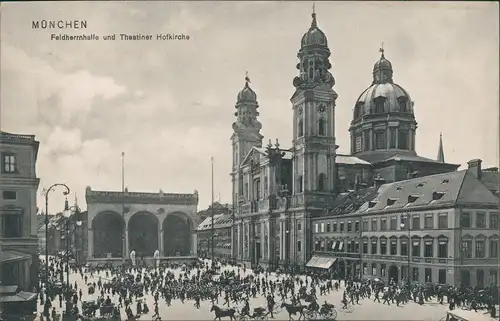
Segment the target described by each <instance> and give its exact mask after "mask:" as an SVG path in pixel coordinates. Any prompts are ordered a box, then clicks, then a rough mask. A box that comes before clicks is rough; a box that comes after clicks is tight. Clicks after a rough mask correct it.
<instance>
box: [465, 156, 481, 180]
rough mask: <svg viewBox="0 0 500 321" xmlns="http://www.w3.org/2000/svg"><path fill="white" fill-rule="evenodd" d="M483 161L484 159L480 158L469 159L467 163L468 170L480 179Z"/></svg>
mask: <svg viewBox="0 0 500 321" xmlns="http://www.w3.org/2000/svg"><path fill="white" fill-rule="evenodd" d="M482 162H483V161H482V160H480V159H479V158H476V159H473V160H470V161H468V162H467V165H469V168H468V169H467V171H468V172H469V173H471V174H473V175H474V176H476V177H477V178H478V179H480V178H481V163H482Z"/></svg>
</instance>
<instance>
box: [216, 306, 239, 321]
mask: <svg viewBox="0 0 500 321" xmlns="http://www.w3.org/2000/svg"><path fill="white" fill-rule="evenodd" d="M212 311H214V312H215V318H214V321H215V320H217V319H219V321H221V318H226V317H229V318H230V319H231V320H233V319H234V321H236V317H235V316H234V315H235V314H236V310H235V309H227V310H223V309H221V308H219V307H218V306H216V305H212V308H211V309H210V312H212Z"/></svg>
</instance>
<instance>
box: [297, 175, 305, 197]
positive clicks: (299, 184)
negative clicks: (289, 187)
mask: <svg viewBox="0 0 500 321" xmlns="http://www.w3.org/2000/svg"><path fill="white" fill-rule="evenodd" d="M303 187H304V186H303V179H302V175H299V177H297V192H298V193H302V192H303V190H302V189H303Z"/></svg>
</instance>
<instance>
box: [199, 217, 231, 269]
mask: <svg viewBox="0 0 500 321" xmlns="http://www.w3.org/2000/svg"><path fill="white" fill-rule="evenodd" d="M232 226H233V215H232V213H227V214H217V215H214V222H213V227H212V217H207V218H206V219H205V220H204V221H203V222H202V223H201V224H200V225H199V226H198V256H200V257H211V255H212V241H213V250H214V257H216V258H220V259H226V260H229V259H232V252H231V239H232ZM212 236H213V237H212Z"/></svg>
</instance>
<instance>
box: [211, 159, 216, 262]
mask: <svg viewBox="0 0 500 321" xmlns="http://www.w3.org/2000/svg"><path fill="white" fill-rule="evenodd" d="M210 161H211V162H212V206H211V209H212V211H211V215H212V228H211V230H212V248H211V250H212V264H213V262H214V236H215V234H214V233H215V230H214V158H213V157H211V158H210Z"/></svg>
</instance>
